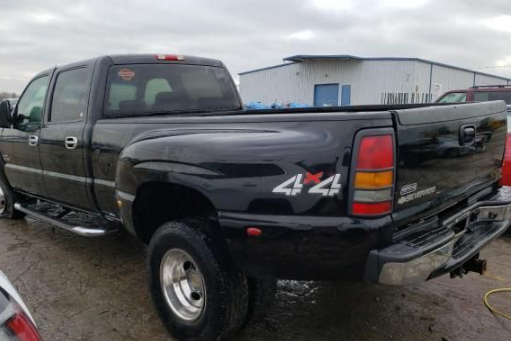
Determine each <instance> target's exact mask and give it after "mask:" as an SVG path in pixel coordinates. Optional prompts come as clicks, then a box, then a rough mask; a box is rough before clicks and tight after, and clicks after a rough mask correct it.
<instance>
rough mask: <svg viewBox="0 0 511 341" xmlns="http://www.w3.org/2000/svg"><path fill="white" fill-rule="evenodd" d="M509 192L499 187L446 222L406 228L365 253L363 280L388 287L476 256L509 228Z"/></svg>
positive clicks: (445, 270)
mask: <svg viewBox="0 0 511 341" xmlns="http://www.w3.org/2000/svg"><path fill="white" fill-rule="evenodd" d="M510 219H511V191H508V190H507V189H506V190H502V189H501V190H500V191H499V193H498V194H497V195H496V196H495V197H493V198H492V199H490V200H486V201H481V202H477V203H475V204H473V205H471V206H470V207H468V208H466V209H464V210H462V211H460V212H457V213H456V214H454V215H452V216H450V217H448V218H447V219H445V220H442V221H440V220H438V219H437V218H433V219H430V220H429V221H426V222H421V223H419V224H417V226H412V227H409V228H407V230H409V233H408V234H404V235H400V236H399V237H398V238H396V239H395V240H394V241H393V243H392V244H391V245H390V246H388V247H385V248H383V249H380V250H373V251H371V252H370V254H369V257H368V260H367V263H366V271H365V279H366V281H369V282H377V283H382V284H387V285H407V284H413V283H419V282H423V281H426V280H428V279H431V278H434V277H438V276H440V275H443V274H446V273H450V272H452V271H454V270H456V269H459V268H460V267H462V266H463V265H464V264H465V263H467V262H469V261H470V260H471V259H473V258H476V257H477V256H478V254H479V252H480V251H481V249H483V248H484V247H485V246H486V245H487V244H489V243H490V242H491V241H492V240H494V239H495V238H497V237H498V236H500V235H501V234H502V233H504V232H505V231H506V229H507V228H508V227H509V224H510Z"/></svg>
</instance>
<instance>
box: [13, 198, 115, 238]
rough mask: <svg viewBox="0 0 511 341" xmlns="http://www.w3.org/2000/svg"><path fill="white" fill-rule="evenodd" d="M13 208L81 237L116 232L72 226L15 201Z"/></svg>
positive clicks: (102, 228)
mask: <svg viewBox="0 0 511 341" xmlns="http://www.w3.org/2000/svg"><path fill="white" fill-rule="evenodd" d="M14 208H15V209H16V210H18V211H20V212H23V213H26V214H27V215H29V216H30V217H32V218H35V219H37V220H42V221H46V222H48V223H50V224H52V225H55V226H57V227H60V228H62V229H64V230H66V231H69V232H72V233H74V234H77V235H79V236H82V237H102V236H105V235H107V234H110V233H114V232H117V229H114V228H105V227H83V226H73V225H71V224H69V223H67V222H65V221H63V220H62V219H58V218H53V217H50V216H48V215H45V214H42V213H41V212H38V211H36V210H33V209H31V208H29V207H26V206H23V205H22V204H20V203H15V204H14Z"/></svg>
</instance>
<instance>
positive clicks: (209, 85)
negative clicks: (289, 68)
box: [0, 55, 511, 340]
mask: <svg viewBox="0 0 511 341" xmlns="http://www.w3.org/2000/svg"><path fill="white" fill-rule="evenodd" d="M242 108H243V107H242V103H241V101H240V98H239V95H238V93H237V91H236V88H235V86H234V84H233V81H232V79H231V77H230V76H229V74H228V72H227V70H226V69H225V67H224V66H223V64H222V63H221V62H219V61H216V60H210V59H203V58H195V57H188V56H177V55H155V56H153V55H138V56H136V55H123V56H105V57H99V58H95V59H92V60H87V61H83V62H79V63H75V64H72V65H67V66H62V67H57V68H54V69H50V70H47V71H44V72H42V73H40V74H39V75H37V76H36V77H35V78H34V79H33V80H32V81H31V82H30V84H29V85H28V87H27V88H26V90H25V91H24V92H23V94H22V96H21V98H20V100H19V102H18V104H17V106H16V108H15V110H14V111H13V113H12V114H11V113H10V110H8V106H7V105H2V106H1V110H0V124H1V127H2V129H1V133H0V152H1V160H0V161H1V167H0V184H1V197H2V199H1V200H0V203H1V205H0V212H1V214H2V216H4V217H10V218H19V217H22V216H24V215H26V214H28V215H30V216H32V217H34V218H37V219H43V220H46V221H49V222H51V223H52V224H54V225H56V226H59V227H62V228H64V229H66V230H69V231H71V232H73V233H77V234H79V235H82V236H87V237H94V236H102V235H105V234H108V233H111V232H114V231H118V230H119V229H123V230H126V231H128V232H129V233H131V234H133V235H134V236H136V237H137V238H138V239H140V240H141V241H142V242H143V243H146V244H148V245H149V248H148V261H147V266H148V273H149V281H150V288H151V292H152V295H153V299H154V302H155V305H156V307H157V308H158V311H159V313H160V315H161V317H162V320H163V321H164V323H165V325H166V326H167V328H168V329H169V331H170V332H171V333H172V334H173V335H174V336H176V337H177V338H178V339H180V340H218V339H220V338H221V337H223V336H225V335H227V334H229V333H232V332H234V331H236V330H238V329H239V328H241V327H242V326H243V325H244V324H246V323H248V321H250V320H251V319H253V318H255V317H258V316H261V315H262V314H263V313H264V311H265V309H266V307H267V304H268V303H269V302H271V300H272V293H273V291H274V288H275V279H277V278H287V279H304V280H345V281H367V282H373V283H383V284H387V285H405V284H410V283H417V282H421V281H426V280H428V279H431V278H434V277H437V276H440V275H443V274H448V273H450V274H451V275H453V276H456V275H459V276H461V275H463V274H465V273H467V272H469V271H474V272H479V273H482V272H484V270H485V266H486V263H485V261H483V260H481V259H479V252H480V250H481V249H482V248H483V247H484V246H485V245H487V244H488V243H489V242H491V241H492V240H493V239H495V238H496V237H498V236H499V235H500V234H502V233H503V232H504V231H505V230H506V229H507V227H508V225H509V218H510V212H511V197H510V195H508V194H506V193H507V192H506V191H504V190H503V189H501V188H500V187H499V184H498V183H499V179H500V177H501V170H500V168H501V163H502V156H503V154H504V144H505V138H506V129H507V128H506V116H507V111H506V106H505V103H504V102H488V103H476V104H458V105H442V104H434V105H408V106H364V107H345V108H343V107H337V108H335V107H334V108H315V109H313V108H305V109H285V110H261V111H249V112H247V111H244V110H243V109H242ZM84 217H85V218H84Z"/></svg>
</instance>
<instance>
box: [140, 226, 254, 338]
mask: <svg viewBox="0 0 511 341" xmlns="http://www.w3.org/2000/svg"><path fill="white" fill-rule="evenodd" d="M215 228H217V227H216V226H214V225H213V224H212V223H210V222H209V221H207V220H205V219H185V220H181V221H174V222H169V223H166V224H164V225H162V226H161V227H160V228H159V229H158V231H157V232H156V233H155V235H154V236H153V238H152V240H151V243H150V245H149V255H148V257H149V258H148V272H149V281H150V287H151V294H152V298H153V301H154V304H155V306H156V308H157V310H158V312H159V314H160V317H161V318H162V320H163V323H164V324H165V326H166V327H167V329H168V330H169V332H170V333H171V334H172V335H173V336H174V337H176V338H177V339H178V340H181V341H199V340H200V341H214V340H219V339H220V338H222V337H225V336H227V335H229V334H231V333H234V332H236V331H237V330H238V329H240V328H241V326H242V325H243V323H244V321H245V320H246V318H247V313H248V304H249V298H248V281H247V279H246V277H245V276H243V275H242V274H241V273H240V272H239V271H237V270H236V268H235V266H234V265H233V264H232V261H231V260H230V258H229V256H228V254H227V252H226V251H225V250H224V248H223V246H222V245H221V243H220V242H219V241H217V240H216V239H215V238H214V237H212V236H210V235H209V233H208V232H207V231H213V229H215Z"/></svg>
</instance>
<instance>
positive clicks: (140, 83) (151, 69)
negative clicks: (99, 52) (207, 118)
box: [104, 64, 241, 116]
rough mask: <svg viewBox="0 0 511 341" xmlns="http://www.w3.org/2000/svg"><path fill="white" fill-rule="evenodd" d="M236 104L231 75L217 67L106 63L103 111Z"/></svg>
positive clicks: (184, 109) (163, 110) (209, 107)
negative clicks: (108, 67) (107, 65)
mask: <svg viewBox="0 0 511 341" xmlns="http://www.w3.org/2000/svg"><path fill="white" fill-rule="evenodd" d="M240 107H241V104H240V102H239V100H238V97H237V95H236V89H235V88H234V86H233V84H232V81H231V78H230V76H229V74H228V73H227V72H226V71H225V70H224V69H223V68H221V67H214V66H202V65H176V64H134V65H115V66H112V67H110V71H109V75H108V83H107V90H106V100H105V108H104V112H105V114H106V115H109V116H118V115H134V114H135V115H136V114H159V113H172V112H187V111H188V112H195V111H209V110H216V111H222V110H235V109H239V108H240Z"/></svg>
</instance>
